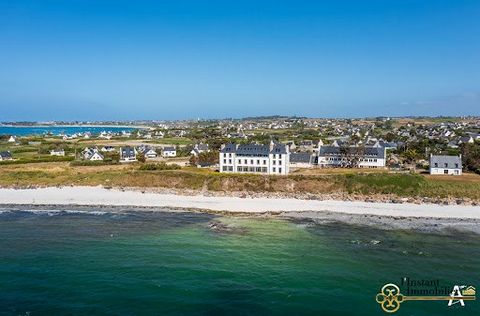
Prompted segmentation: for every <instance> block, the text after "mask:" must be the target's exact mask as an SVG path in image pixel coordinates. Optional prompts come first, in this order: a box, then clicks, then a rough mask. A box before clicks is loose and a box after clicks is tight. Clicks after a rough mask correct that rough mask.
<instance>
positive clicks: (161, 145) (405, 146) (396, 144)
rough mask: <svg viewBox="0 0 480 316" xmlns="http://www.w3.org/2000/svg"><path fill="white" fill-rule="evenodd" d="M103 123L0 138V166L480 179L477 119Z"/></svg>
mask: <svg viewBox="0 0 480 316" xmlns="http://www.w3.org/2000/svg"><path fill="white" fill-rule="evenodd" d="M106 123H107V122H75V124H72V123H69V124H67V122H56V123H54V122H43V123H36V124H43V125H44V126H63V125H67V126H89V125H95V124H96V125H105V130H104V131H102V132H100V133H98V134H92V133H89V132H84V133H82V132H78V133H74V134H57V135H50V134H45V135H40V136H36V137H30V136H29V137H26V136H23V137H22V136H18V135H3V136H2V139H1V141H2V143H1V144H2V145H1V146H0V149H3V150H2V151H0V161H1V162H4V161H15V160H17V162H21V161H22V159H23V160H24V161H26V162H31V160H32V159H38V157H41V158H42V159H44V160H45V161H48V159H47V156H50V157H57V159H61V158H62V157H64V159H65V160H69V161H73V162H76V163H77V164H85V165H88V164H92V165H94V164H115V163H120V164H123V163H135V162H137V163H148V162H164V163H167V164H178V165H179V166H194V167H197V168H208V169H212V170H214V171H218V172H225V173H259V174H278V175H286V174H289V173H291V172H295V171H296V170H299V169H305V168H308V169H315V168H366V169H388V170H394V171H409V172H425V173H426V172H429V173H430V174H432V175H454V176H455V175H458V176H460V175H462V173H463V172H477V173H480V149H479V147H480V118H478V117H453V118H449V117H435V118H429V117H421V118H418V117H415V118H408V117H406V118H390V117H378V118H366V119H313V118H298V117H279V116H274V117H255V118H244V119H223V120H189V121H132V122H115V124H113V125H112V126H125V128H126V129H125V131H121V132H110V131H109V130H108V125H107V124H106ZM110 123H112V122H110ZM2 124H3V125H4V126H10V125H15V124H17V125H18V123H15V124H13V123H8V122H4V123H2ZM25 125H27V126H28V124H23V125H22V126H25ZM32 125H34V124H32ZM0 126H1V125H0ZM15 146H17V147H15ZM22 146H23V149H22V150H16V149H18V148H20V147H22ZM27 148H30V149H31V150H32V151H35V150H37V155H31V156H28V155H26V154H23V153H24V152H27ZM29 159H30V160H29Z"/></svg>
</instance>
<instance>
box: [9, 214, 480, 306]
mask: <svg viewBox="0 0 480 316" xmlns="http://www.w3.org/2000/svg"><path fill="white" fill-rule="evenodd" d="M32 208H33V207H32ZM8 210H9V209H6V210H5V209H4V210H3V212H2V213H0V314H1V315H3V314H5V315H177V314H178V315H386V314H385V313H384V312H382V311H381V309H380V307H379V305H378V304H377V303H376V302H375V295H376V294H377V293H378V292H379V290H380V288H381V286H382V285H383V284H385V283H388V282H394V283H399V281H400V279H401V278H402V277H410V278H414V279H439V280H440V282H441V283H442V284H444V285H453V284H469V285H470V284H471V285H477V286H478V285H479V284H480V282H479V273H480V237H479V236H477V235H470V234H463V233H458V232H441V233H435V234H426V233H415V232H412V231H392V230H390V231H387V230H380V229H373V228H371V227H361V226H350V225H347V224H342V223H323V224H315V223H313V222H311V221H295V222H293V221H287V220H282V219H262V218H241V217H219V216H213V215H208V214H198V213H170V212H149V211H132V210H127V209H117V210H115V212H112V211H111V210H109V211H105V210H104V209H98V210H95V209H90V210H86V209H82V210H80V211H79V210H75V211H36V210H35V209H34V210H29V211H25V210H23V211H15V212H10V211H8ZM84 211H96V212H95V213H94V214H92V213H84ZM212 223H214V224H215V227H220V229H212V227H211V226H212ZM377 241H380V243H378V242H377ZM479 306H480V305H479V302H478V301H476V302H466V306H465V307H463V308H462V307H459V306H458V304H457V305H455V306H453V307H447V302H446V301H445V302H444V301H440V302H405V303H403V304H402V306H401V308H400V310H399V311H398V312H397V313H396V314H395V315H479V314H480V313H479V312H480V308H479Z"/></svg>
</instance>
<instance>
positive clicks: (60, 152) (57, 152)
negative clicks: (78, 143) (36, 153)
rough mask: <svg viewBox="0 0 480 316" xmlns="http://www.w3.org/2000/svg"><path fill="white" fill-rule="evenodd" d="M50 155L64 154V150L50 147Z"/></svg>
mask: <svg viewBox="0 0 480 316" xmlns="http://www.w3.org/2000/svg"><path fill="white" fill-rule="evenodd" d="M50 156H65V150H63V149H52V150H50Z"/></svg>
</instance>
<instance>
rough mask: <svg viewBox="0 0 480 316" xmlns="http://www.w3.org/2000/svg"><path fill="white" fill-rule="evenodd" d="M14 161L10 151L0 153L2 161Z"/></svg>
mask: <svg viewBox="0 0 480 316" xmlns="http://www.w3.org/2000/svg"><path fill="white" fill-rule="evenodd" d="M6 160H13V157H12V154H11V153H10V152H9V151H2V152H0V161H6Z"/></svg>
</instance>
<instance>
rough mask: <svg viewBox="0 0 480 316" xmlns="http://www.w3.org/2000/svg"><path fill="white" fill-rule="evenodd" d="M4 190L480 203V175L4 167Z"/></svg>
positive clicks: (1, 179)
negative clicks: (74, 188)
mask: <svg viewBox="0 0 480 316" xmlns="http://www.w3.org/2000/svg"><path fill="white" fill-rule="evenodd" d="M0 185H1V186H30V185H42V186H57V185H104V186H112V187H158V188H176V189H193V190H209V191H225V192H231V191H249V192H281V193H312V194H332V193H345V194H363V195H384V194H388V195H396V196H399V197H431V198H438V197H440V198H470V199H473V200H480V176H478V175H465V176H462V177H442V176H440V177H430V176H423V175H411V174H391V173H385V172H382V173H360V172H351V173H339V174H318V175H302V174H292V175H290V176H286V177H278V176H260V175H228V174H221V173H215V172H211V171H208V170H201V169H196V168H184V169H182V170H163V171H160V170H155V171H149V170H139V166H138V165H114V166H83V167H82V166H71V165H69V164H68V163H65V162H57V163H36V164H24V165H5V166H0Z"/></svg>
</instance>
